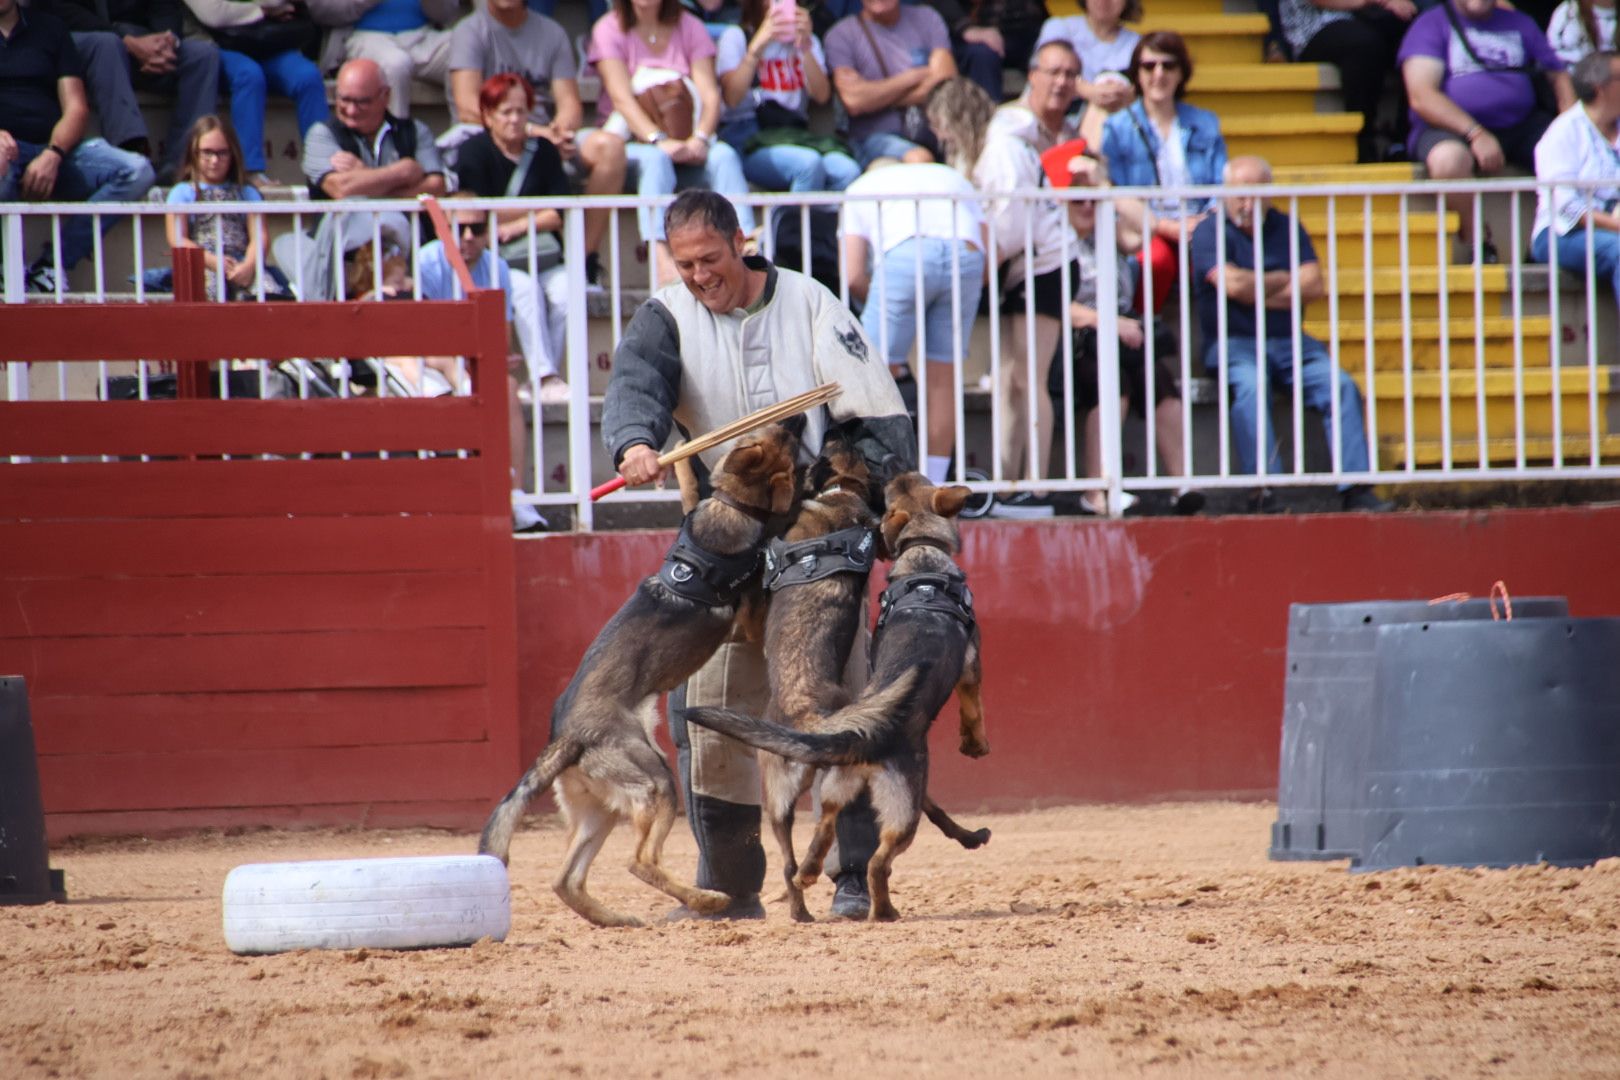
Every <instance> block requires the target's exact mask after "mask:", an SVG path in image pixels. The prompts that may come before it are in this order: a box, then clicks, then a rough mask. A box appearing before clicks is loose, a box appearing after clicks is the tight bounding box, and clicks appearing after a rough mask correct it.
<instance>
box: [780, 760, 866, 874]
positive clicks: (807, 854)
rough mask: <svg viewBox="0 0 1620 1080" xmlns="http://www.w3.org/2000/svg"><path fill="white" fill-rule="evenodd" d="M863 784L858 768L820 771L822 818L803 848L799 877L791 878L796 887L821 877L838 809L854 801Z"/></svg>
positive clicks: (863, 779) (834, 836) (863, 775)
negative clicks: (807, 843)
mask: <svg viewBox="0 0 1620 1080" xmlns="http://www.w3.org/2000/svg"><path fill="white" fill-rule="evenodd" d="M865 787H866V775H865V773H864V772H862V771H860V770H859V769H857V768H833V769H828V770H827V771H826V772H824V773H822V774H821V817H820V819H819V820H817V822H816V831H815V833H814V834H813V835H812V836H811V837H810V846H809V847H807V848H805V851H804V861H803V862H801V863H800V864H799V876H798V877H797V878H796V879H794V880H795V881H796V882H797V884H798V886H799V888H801V889H808V888H809V887H810V886H812V885H814V884H815V883H816V879H817V878H819V877H820V876H821V870H822V867H823V866H825V865H826V862H827V852H829V851H831V850H832V846H833V841H834V840H835V839H837V835H838V833H837V828H838V812H839V811H840V810H842V809H843V808H844V807H845V806H848V805H849V804H850V803H852V802H854V801H855V799H856V798H857V797H858V796H859V795H860V793H861V790H862V789H863V788H865Z"/></svg>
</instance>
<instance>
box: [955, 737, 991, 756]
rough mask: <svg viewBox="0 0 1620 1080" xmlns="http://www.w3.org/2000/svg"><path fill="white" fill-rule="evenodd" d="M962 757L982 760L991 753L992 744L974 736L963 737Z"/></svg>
mask: <svg viewBox="0 0 1620 1080" xmlns="http://www.w3.org/2000/svg"><path fill="white" fill-rule="evenodd" d="M961 750H962V756H964V757H970V758H981V757H984V756H985V755H986V754H988V753H989V752H990V744H989V743H988V742H986V741H985V740H984V739H981V738H977V737H975V736H972V735H964V736H962V745H961Z"/></svg>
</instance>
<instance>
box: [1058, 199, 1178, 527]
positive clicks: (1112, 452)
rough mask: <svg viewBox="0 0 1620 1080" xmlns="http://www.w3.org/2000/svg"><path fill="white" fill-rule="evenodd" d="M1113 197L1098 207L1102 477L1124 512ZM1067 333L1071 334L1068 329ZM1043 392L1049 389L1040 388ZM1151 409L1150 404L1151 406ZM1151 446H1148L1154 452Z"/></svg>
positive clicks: (1113, 512) (1116, 509)
mask: <svg viewBox="0 0 1620 1080" xmlns="http://www.w3.org/2000/svg"><path fill="white" fill-rule="evenodd" d="M1115 215H1116V207H1115V206H1114V203H1113V200H1099V202H1098V206H1097V244H1096V250H1097V251H1098V252H1099V253H1101V254H1099V256H1098V258H1097V323H1098V327H1097V419H1098V420H1099V421H1100V431H1101V436H1102V478H1103V480H1104V481H1105V482H1106V483H1107V484H1108V489H1107V490H1108V513H1109V516H1111V517H1119V516H1120V515H1121V514H1123V513H1124V512H1125V478H1124V476H1123V475H1122V474H1123V472H1124V465H1123V464H1122V462H1123V454H1122V453H1121V447H1120V429H1121V420H1122V417H1121V416H1120V412H1119V260H1118V259H1114V258H1109V257H1108V256H1109V255H1110V254H1112V253H1113V252H1114V251H1117V250H1118V242H1117V240H1116V228H1117V224H1118V219H1117V217H1116V216H1115ZM1065 322H1067V320H1065ZM1064 333H1068V330H1067V328H1065V330H1064ZM1041 390H1042V392H1043V393H1044V392H1045V390H1046V388H1045V387H1044V386H1043V387H1041ZM1149 407H1150V408H1151V405H1150V406H1149ZM1151 449H1152V448H1151V447H1150V448H1149V450H1150V452H1151Z"/></svg>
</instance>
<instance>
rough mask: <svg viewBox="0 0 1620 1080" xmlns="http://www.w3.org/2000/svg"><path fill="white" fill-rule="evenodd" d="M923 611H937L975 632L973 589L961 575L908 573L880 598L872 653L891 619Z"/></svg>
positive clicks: (891, 585) (896, 580)
mask: <svg viewBox="0 0 1620 1080" xmlns="http://www.w3.org/2000/svg"><path fill="white" fill-rule="evenodd" d="M924 611H937V612H939V613H940V614H942V615H949V616H950V617H951V618H953V619H955V620H957V621H958V622H960V623H961V624H962V625H963V626H965V627H967V628H969V629H972V627H973V624H974V616H973V590H971V589H969V588H968V585H967V579H966V578H965V577H962V576H961V574H960V573H956V574H942V573H921V574H907V575H906V576H905V577H899V578H894V579H892V580H891V581H890V582H889V587H888V588H887V589H884V590H883V594H882V595H881V596H879V597H878V619H877V626H876V627H875V628H874V629H873V631H872V652H873V655H876V653H877V647H878V640H879V638H881V637H882V635H883V628H884V627H885V626H887V625H888V623H889V620H890V619H894V618H898V617H900V616H904V615H912V614H918V613H920V612H924Z"/></svg>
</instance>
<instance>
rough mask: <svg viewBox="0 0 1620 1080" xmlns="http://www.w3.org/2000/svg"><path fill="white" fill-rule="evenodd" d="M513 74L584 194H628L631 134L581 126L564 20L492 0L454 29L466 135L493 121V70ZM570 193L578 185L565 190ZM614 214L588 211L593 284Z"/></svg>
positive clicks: (453, 102) (455, 79)
mask: <svg viewBox="0 0 1620 1080" xmlns="http://www.w3.org/2000/svg"><path fill="white" fill-rule="evenodd" d="M506 73H515V74H518V75H521V76H523V78H524V79H525V80H527V82H528V84H529V86H530V88H531V90H532V92H533V97H534V100H533V108H531V109H530V111H529V117H528V127H527V131H528V134H530V135H534V136H539V137H541V138H544V139H547V140H549V141H550V142H551V144H552V145H553V146H555V147H556V148H557V152H558V153H559V154H561V155H562V164H563V168H564V170H565V171H571V172H572V174H573V175H574V177H575V178H577V179H578V180H580V181H582V184H581V187H582V189H583V191H584V193H585V194H586V195H618V194H620V193H622V192H623V191H624V179H625V153H624V140H623V139H619V138H615V137H614V136H612V135H609V134H608V133H607V132H605V131H597V130H590V131H581V129H580V123H581V121H582V120H583V119H584V116H585V111H584V107H583V105H582V104H581V102H580V97H579V82H578V63H577V61H576V60H575V57H574V47H573V44H572V43H571V42H569V40H568V34H567V32H566V31H564V30H563V28H562V27H561V26H558V25H557V23H556V22H554V21H553V20H551V19H550V18H548V17H546V16H545V15H539V14H535V13H533V12H531V11H530V10H529V9H528V8H526V7H525V6H524V4H523V0H485V3H484V4H482V5H480V6H479V8H478V9H477V10H476V11H474V12H473V13H472V14H471V15H468V16H467V17H466V18H465V19H462V20H461V21H460V22H459V23H457V24H456V27H455V30H454V31H453V32H452V34H451V38H450V82H449V92H450V113H451V116H453V117H454V118H455V119H456V120H457V121H458V122H459V123H460V124H461V125H463V128H464V134H463V135H462V137H466V135H467V134H471V133H473V132H476V131H478V130H482V129H484V128H485V127H486V126H487V125H486V123H485V119H486V118H485V111H486V110H485V108H484V104H483V98H482V93H483V90H484V89H485V87H486V86H487V81H488V80H489V79H490V78H491V77H492V76H495V75H500V74H506ZM475 125H476V126H475ZM453 141H455V142H458V143H459V141H460V140H459V139H454V140H453ZM446 142H447V138H441V139H440V145H441V146H444V145H446ZM447 152H448V151H447ZM571 193H572V185H571V186H570V191H569V192H565V193H564V194H571ZM479 194H484V195H500V194H504V192H500V191H494V192H479ZM612 213H613V212H612V211H611V210H587V211H585V250H586V252H587V253H588V254H587V255H586V260H585V277H586V280H587V281H589V282H590V283H592V284H599V283H600V282H601V277H602V264H601V256H600V255H599V254H598V253H599V252H600V251H601V248H602V237H603V236H604V235H606V233H607V228H608V219H609V218H610V217H611V216H612ZM559 355H560V354H559Z"/></svg>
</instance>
